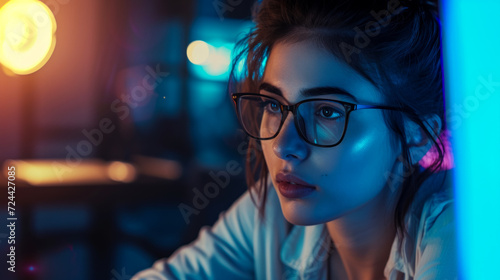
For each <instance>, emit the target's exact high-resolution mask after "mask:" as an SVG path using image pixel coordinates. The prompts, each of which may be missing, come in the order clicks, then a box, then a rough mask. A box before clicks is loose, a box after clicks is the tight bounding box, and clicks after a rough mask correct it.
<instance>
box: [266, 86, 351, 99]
mask: <svg viewBox="0 0 500 280" xmlns="http://www.w3.org/2000/svg"><path fill="white" fill-rule="evenodd" d="M261 90H265V91H267V92H270V93H274V94H276V95H279V96H281V97H283V92H282V91H281V89H279V88H278V87H276V86H273V85H271V84H269V83H266V82H263V83H262V84H260V86H259V91H261ZM300 94H301V95H302V96H303V97H315V96H321V95H329V94H337V95H342V96H345V97H348V98H350V99H352V100H354V101H355V102H358V100H357V99H356V97H354V95H352V94H350V93H349V92H348V91H346V90H344V89H342V88H339V87H314V88H307V89H301V90H300Z"/></svg>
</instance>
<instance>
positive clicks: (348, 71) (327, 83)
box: [263, 41, 383, 103]
mask: <svg viewBox="0 0 500 280" xmlns="http://www.w3.org/2000/svg"><path fill="white" fill-rule="evenodd" d="M263 82H265V83H268V84H271V85H273V86H275V87H277V88H279V89H280V90H281V92H282V94H283V97H284V98H285V99H286V100H287V101H289V102H298V101H300V100H303V99H305V98H304V97H303V96H302V95H301V91H304V90H307V89H310V88H317V87H337V88H340V89H343V90H344V91H347V92H348V93H350V94H351V95H353V96H354V97H355V98H356V99H357V101H358V102H359V103H382V102H383V96H382V94H381V93H380V92H379V90H378V89H377V88H376V87H375V85H373V84H372V83H371V82H370V81H368V80H367V79H365V78H364V77H363V76H362V75H360V74H359V73H357V72H356V71H355V70H354V69H353V68H351V67H350V66H349V65H348V64H346V63H345V62H343V61H341V60H340V59H338V58H337V57H336V56H334V55H333V54H331V53H329V52H327V51H326V50H325V49H323V48H321V47H319V46H318V45H316V44H315V43H313V42H310V41H301V42H297V43H277V44H276V45H274V47H273V48H272V50H271V53H270V55H269V58H268V61H267V63H266V68H265V71H264V78H263ZM323 97H328V98H335V97H336V96H335V95H334V94H333V95H330V96H323ZM338 99H339V100H343V99H344V98H342V97H340V96H339V98H338ZM344 101H349V100H347V99H346V100H344Z"/></svg>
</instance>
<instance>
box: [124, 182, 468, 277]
mask: <svg viewBox="0 0 500 280" xmlns="http://www.w3.org/2000/svg"><path fill="white" fill-rule="evenodd" d="M422 187H424V186H422ZM431 191H432V190H431ZM425 193H426V192H425V190H424V191H419V194H420V197H422V196H423V195H425ZM419 194H417V196H416V199H415V201H418V198H419ZM426 197H427V199H426V200H425V201H423V203H420V204H418V205H417V206H413V207H412V209H413V210H412V211H410V212H409V214H408V215H407V224H408V232H409V234H410V235H409V238H405V239H404V240H403V243H402V253H400V252H399V251H398V248H397V243H398V237H396V238H395V240H394V243H393V246H392V249H391V254H390V257H389V260H388V262H387V264H386V267H385V270H384V274H385V277H386V279H389V280H400V279H405V280H410V279H415V280H416V279H418V280H423V279H439V280H446V279H449V280H452V279H453V280H454V279H458V276H457V267H456V263H457V260H456V242H455V240H456V239H455V220H454V212H453V210H454V209H453V203H452V202H453V199H452V195H451V193H450V190H449V189H448V190H444V191H439V192H435V193H432V194H431V195H430V196H426ZM414 205H415V204H414ZM330 242H331V239H330V236H329V234H328V231H327V229H326V226H325V225H324V224H319V225H314V226H291V227H290V224H289V223H288V222H287V221H286V220H285V218H284V216H283V213H282V211H281V207H280V203H279V200H278V196H277V194H276V191H275V190H274V188H272V187H270V188H269V192H268V197H267V202H266V212H265V217H264V219H262V218H261V217H259V213H258V208H257V207H256V206H255V205H254V204H253V202H252V200H251V198H250V193H249V192H248V191H247V192H245V193H244V194H243V195H242V196H241V197H240V198H239V199H238V200H237V201H236V202H235V203H234V204H233V205H232V206H231V207H230V208H229V210H227V211H226V212H223V213H222V214H220V216H219V219H218V220H217V222H216V223H215V224H214V226H213V227H208V226H205V227H203V228H202V229H201V230H200V234H199V236H198V238H197V239H196V240H195V241H193V242H192V243H190V244H188V245H186V246H183V247H181V248H179V249H178V250H177V251H176V252H174V253H173V254H172V255H171V256H170V257H169V258H165V259H160V260H158V261H156V262H155V263H154V264H153V267H152V268H149V269H146V270H143V271H141V272H139V273H137V274H136V275H135V276H134V277H133V278H132V280H153V279H155V280H157V279H159V280H163V279H193V280H200V279H216V280H219V279H220V280H232V279H257V280H264V279H273V280H274V279H277V280H281V279H283V280H285V279H287V280H288V279H327V274H328V266H329V262H328V254H329V253H331V251H329V250H332V249H331V248H332V247H331V246H330Z"/></svg>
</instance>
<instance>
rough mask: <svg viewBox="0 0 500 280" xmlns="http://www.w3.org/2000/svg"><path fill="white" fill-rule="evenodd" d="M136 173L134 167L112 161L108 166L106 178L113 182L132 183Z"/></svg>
mask: <svg viewBox="0 0 500 280" xmlns="http://www.w3.org/2000/svg"><path fill="white" fill-rule="evenodd" d="M136 173H137V172H136V170H135V167H134V166H133V165H131V164H129V163H125V162H120V161H113V162H111V163H110V164H109V166H108V176H109V178H110V179H111V180H113V181H118V182H125V183H128V182H132V181H134V179H135V177H136Z"/></svg>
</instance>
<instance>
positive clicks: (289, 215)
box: [281, 202, 338, 226]
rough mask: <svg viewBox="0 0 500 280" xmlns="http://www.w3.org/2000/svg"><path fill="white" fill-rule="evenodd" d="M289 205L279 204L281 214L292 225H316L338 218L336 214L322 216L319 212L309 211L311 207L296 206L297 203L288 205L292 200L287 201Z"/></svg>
mask: <svg viewBox="0 0 500 280" xmlns="http://www.w3.org/2000/svg"><path fill="white" fill-rule="evenodd" d="M288 204H289V205H286V206H285V207H283V206H284V205H283V204H282V205H281V211H282V212H283V216H284V217H285V219H286V220H287V221H288V222H289V223H291V224H294V225H297V226H312V225H318V224H324V223H326V222H329V221H332V220H335V219H336V218H338V217H337V216H335V217H333V218H332V217H322V216H321V215H320V214H321V213H317V211H310V210H312V209H304V207H300V206H299V207H297V205H290V204H294V203H293V202H291V203H290V202H288Z"/></svg>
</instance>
